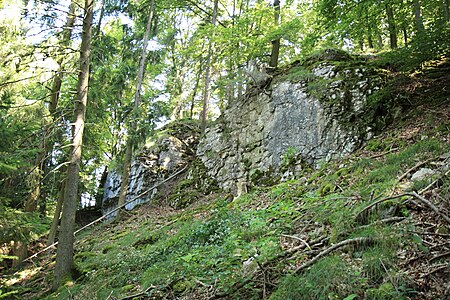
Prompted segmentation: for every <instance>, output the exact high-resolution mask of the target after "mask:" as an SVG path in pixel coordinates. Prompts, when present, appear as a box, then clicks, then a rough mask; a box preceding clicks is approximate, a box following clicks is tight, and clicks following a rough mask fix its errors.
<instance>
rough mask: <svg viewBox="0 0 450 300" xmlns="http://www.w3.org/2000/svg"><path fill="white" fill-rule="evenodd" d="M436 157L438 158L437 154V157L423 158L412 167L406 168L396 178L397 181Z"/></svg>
mask: <svg viewBox="0 0 450 300" xmlns="http://www.w3.org/2000/svg"><path fill="white" fill-rule="evenodd" d="M438 158H439V156H438V157H432V158H429V159H427V160H425V161H421V162H419V163H417V164H416V165H415V166H414V167H412V168H410V169H408V170H407V171H406V172H405V173H403V174H402V175H401V176H400V177H399V178H398V179H397V181H401V180H402V179H403V178H405V177H406V176H408V174H409V173H411V172H412V171H415V170H417V169H418V168H420V167H421V166H423V165H426V164H427V163H429V162H430V161H433V160H435V159H438Z"/></svg>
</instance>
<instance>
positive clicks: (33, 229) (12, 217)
mask: <svg viewBox="0 0 450 300" xmlns="http://www.w3.org/2000/svg"><path fill="white" fill-rule="evenodd" d="M49 222H50V219H49V218H41V217H40V216H39V214H38V213H37V212H36V213H25V212H22V211H20V210H17V209H13V208H11V207H9V206H8V201H7V199H5V198H1V197H0V228H1V229H2V230H1V232H0V245H1V244H3V245H4V244H7V243H9V242H10V241H21V242H27V241H30V240H32V239H36V238H38V237H40V236H41V235H43V234H44V233H45V232H46V231H47V228H48V227H47V226H48V225H49Z"/></svg>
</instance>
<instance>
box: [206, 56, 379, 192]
mask: <svg viewBox="0 0 450 300" xmlns="http://www.w3.org/2000/svg"><path fill="white" fill-rule="evenodd" d="M340 59H341V61H338V62H336V61H323V62H320V63H314V64H313V65H309V66H304V65H297V66H293V67H291V68H290V69H288V70H284V72H282V74H279V75H277V76H274V77H273V79H272V81H271V83H270V84H268V85H266V86H263V87H259V88H253V89H252V90H250V91H249V92H248V95H247V96H246V97H243V98H242V99H240V100H239V101H237V102H236V103H234V104H232V105H231V106H230V107H229V108H228V109H227V110H226V111H225V112H224V113H223V116H222V117H221V118H220V119H219V121H218V122H217V123H216V124H215V125H214V126H212V127H211V128H209V129H208V130H207V132H206V134H205V136H204V137H203V138H202V140H201V141H200V144H199V147H198V151H197V155H198V157H200V159H201V160H202V161H203V163H204V164H205V166H206V169H207V170H208V174H209V175H210V176H211V177H213V178H215V179H216V180H217V181H218V183H219V185H220V187H222V188H224V189H225V190H231V191H234V190H236V188H237V185H239V182H244V184H253V183H254V184H264V182H267V183H269V182H270V181H271V180H275V181H276V180H279V179H288V178H291V177H293V176H295V175H298V174H299V173H300V172H301V170H302V168H303V167H305V166H312V167H315V166H317V165H318V164H320V162H321V161H328V160H330V159H331V158H333V157H337V156H341V155H345V154H347V153H350V152H352V151H353V150H355V149H356V148H357V147H359V146H360V145H361V143H363V142H364V141H365V140H367V139H368V138H370V136H371V134H372V131H373V129H372V126H374V124H375V123H377V121H376V119H377V117H379V116H377V115H376V113H377V112H376V111H377V109H376V107H374V106H373V103H372V100H373V99H372V98H371V95H373V94H374V93H375V92H376V91H377V90H379V86H380V79H381V76H380V75H378V74H376V72H374V71H373V70H368V69H366V68H365V67H362V66H361V63H360V64H356V63H355V62H353V61H349V58H348V57H346V58H340Z"/></svg>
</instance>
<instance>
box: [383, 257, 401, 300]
mask: <svg viewBox="0 0 450 300" xmlns="http://www.w3.org/2000/svg"><path fill="white" fill-rule="evenodd" d="M378 260H379V261H380V263H381V265H382V266H383V269H384V271H385V272H386V275H387V276H388V278H389V281H390V282H391V284H392V286H393V287H394V288H395V290H396V291H397V293H398V292H399V291H398V288H397V285H396V284H395V283H394V281H393V280H392V278H391V276H389V272H388V269H387V268H386V266H385V265H384V263H383V261H382V260H381V258H378Z"/></svg>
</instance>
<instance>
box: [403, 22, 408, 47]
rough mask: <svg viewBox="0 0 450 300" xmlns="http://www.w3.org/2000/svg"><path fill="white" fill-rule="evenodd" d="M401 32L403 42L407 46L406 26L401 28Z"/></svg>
mask: <svg viewBox="0 0 450 300" xmlns="http://www.w3.org/2000/svg"><path fill="white" fill-rule="evenodd" d="M402 31H403V41H404V42H405V45H406V44H408V31H407V30H406V26H403V27H402Z"/></svg>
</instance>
